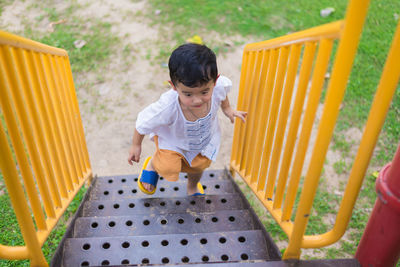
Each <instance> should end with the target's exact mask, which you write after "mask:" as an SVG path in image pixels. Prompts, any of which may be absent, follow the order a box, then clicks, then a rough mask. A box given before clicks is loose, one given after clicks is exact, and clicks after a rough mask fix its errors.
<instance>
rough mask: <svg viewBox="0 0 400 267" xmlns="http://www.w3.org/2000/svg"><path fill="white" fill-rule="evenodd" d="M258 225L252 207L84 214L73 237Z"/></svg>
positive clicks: (177, 232)
mask: <svg viewBox="0 0 400 267" xmlns="http://www.w3.org/2000/svg"><path fill="white" fill-rule="evenodd" d="M253 229H255V226H254V222H253V219H252V216H251V214H250V211H248V210H221V211H218V212H209V213H196V212H188V213H175V214H152V213H149V214H141V215H131V216H108V217H81V218H78V219H77V220H76V222H75V230H74V237H99V236H132V235H158V234H186V233H207V232H220V231H240V230H253Z"/></svg>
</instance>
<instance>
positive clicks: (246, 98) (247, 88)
mask: <svg viewBox="0 0 400 267" xmlns="http://www.w3.org/2000/svg"><path fill="white" fill-rule="evenodd" d="M255 54H256V53H255V52H251V53H250V55H249V64H248V65H247V69H248V70H247V71H246V79H245V81H244V83H245V84H244V88H243V90H244V95H243V108H242V110H243V111H248V110H249V102H250V95H251V88H250V86H249V84H250V82H251V79H250V77H251V76H252V74H253V73H252V69H253V68H254V61H255ZM241 126H242V127H240V131H239V149H238V158H237V163H238V165H239V170H240V171H242V168H243V166H242V162H243V152H244V147H245V146H246V141H247V140H246V139H245V137H246V129H247V128H248V127H247V125H246V124H242V125H241Z"/></svg>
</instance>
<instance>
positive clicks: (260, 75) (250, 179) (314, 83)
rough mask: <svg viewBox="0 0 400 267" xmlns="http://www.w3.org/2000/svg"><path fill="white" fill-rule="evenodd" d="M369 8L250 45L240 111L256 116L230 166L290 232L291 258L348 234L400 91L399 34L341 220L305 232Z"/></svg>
mask: <svg viewBox="0 0 400 267" xmlns="http://www.w3.org/2000/svg"><path fill="white" fill-rule="evenodd" d="M368 5H369V1H362V0H352V1H350V3H349V6H348V10H347V13H346V18H345V20H344V21H338V22H334V23H330V24H326V25H322V26H319V27H315V28H312V29H308V30H305V31H301V32H297V33H293V34H289V35H287V36H283V37H279V38H275V39H272V40H268V41H264V42H259V43H255V44H249V45H246V46H245V48H244V52H243V64H242V73H241V77H240V88H239V97H238V109H239V110H245V111H247V112H248V119H247V122H246V124H242V123H240V122H236V123H235V130H234V140H233V143H232V154H231V164H230V168H231V171H232V173H234V172H237V173H239V174H240V176H241V177H242V178H243V180H244V181H245V182H246V183H247V184H248V185H249V187H250V188H251V189H252V191H253V192H254V194H255V195H256V196H257V197H258V198H259V199H260V201H261V202H262V203H263V205H264V206H265V207H266V208H267V210H268V211H269V212H270V213H271V215H272V217H273V218H274V219H275V220H276V221H277V222H278V223H279V225H280V226H281V228H282V230H283V231H284V232H285V233H286V234H287V235H288V237H289V244H288V247H287V249H286V250H285V253H284V255H283V258H284V259H290V258H299V257H300V248H317V247H321V246H326V245H329V244H332V243H334V242H336V241H337V240H338V239H340V237H341V236H342V235H343V234H344V232H345V229H346V227H347V224H348V222H349V220H350V217H351V211H352V209H353V207H354V203H355V200H356V198H357V195H358V192H359V190H360V187H361V183H362V180H363V177H364V175H365V171H366V168H367V166H368V163H369V160H370V157H371V155H372V150H373V148H374V146H375V144H376V140H377V137H378V134H379V132H380V130H381V128H382V125H383V121H384V118H385V116H386V112H387V109H388V107H389V105H390V101H391V98H392V96H393V94H394V91H395V86H396V82H394V81H398V67H399V63H396V62H394V60H395V59H396V58H399V56H400V55H397V54H398V53H399V52H398V50H397V51H396V52H393V51H395V50H396V48H395V47H397V46H398V44H397V43H396V42H397V41H396V40H398V37H396V38H395V42H394V44H393V48H392V52H391V54H390V55H389V59H388V63H387V66H386V67H385V71H384V73H383V75H382V80H381V84H380V86H379V88H378V90H377V93H376V97H375V100H374V103H373V106H372V108H371V111H370V118H369V120H368V122H367V124H366V129H365V132H364V135H363V138H362V140H361V144H360V148H359V151H358V154H357V156H356V158H355V163H354V165H353V168H352V170H351V173H350V177H349V182H348V186H347V188H346V190H345V194H344V197H343V199H342V202H341V206H340V209H339V211H338V214H337V218H336V222H335V225H334V226H333V229H331V230H330V231H328V232H327V233H324V234H320V235H305V234H304V233H305V229H306V226H307V223H308V219H309V214H310V211H311V208H312V203H313V200H314V197H315V194H316V190H317V187H318V182H319V178H320V174H321V171H322V167H323V164H324V161H325V155H326V152H327V149H328V146H329V143H330V140H331V137H332V134H333V129H334V126H335V124H336V119H337V116H338V112H339V108H340V103H341V101H342V99H343V96H344V92H345V88H346V84H347V80H348V77H349V74H350V71H351V66H352V64H353V60H354V57H355V54H356V50H357V46H358V42H359V39H360V35H361V31H362V28H363V24H364V21H365V18H366V15H367V9H368ZM396 36H397V35H396ZM335 39H339V45H338V49H337V53H336V55H335V61H334V64H333V68H332V75H331V78H330V83H329V85H328V88H327V93H326V97H325V102H324V109H323V113H322V118H321V120H320V122H319V128H318V131H317V139H316V141H315V144H314V147H313V150H312V154H311V160H310V163H309V165H308V170H307V172H306V175H305V178H304V182H303V187H302V192H301V196H300V201H299V203H298V207H297V210H296V215H295V220H294V222H293V221H292V220H291V217H292V215H293V207H294V203H295V197H296V193H297V189H298V187H299V184H300V177H301V174H302V170H303V167H304V161H305V155H306V153H307V150H308V148H309V140H310V136H311V131H312V127H313V125H314V124H315V123H314V120H315V116H316V111H317V108H318V105H319V101H320V96H321V92H322V88H323V85H324V82H325V81H324V80H325V73H326V71H327V68H328V66H329V60H330V58H331V51H332V47H333V41H334V40H335ZM397 49H398V47H397ZM301 50H303V53H301ZM396 53H397V54H396ZM299 62H301V63H300V66H298V64H299ZM394 64H397V65H396V66H394ZM298 69H299V70H298ZM296 75H297V81H298V82H297V86H296V89H295V90H294V81H295V80H296ZM396 75H397V76H396ZM388 79H389V80H390V81H391V82H388ZM396 79H397V80H396ZM389 83H390V85H389ZM389 88H390V89H389ZM293 92H296V94H295V97H294V99H293ZM281 99H282V100H281ZM300 123H301V124H300Z"/></svg>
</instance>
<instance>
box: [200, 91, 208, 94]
mask: <svg viewBox="0 0 400 267" xmlns="http://www.w3.org/2000/svg"><path fill="white" fill-rule="evenodd" d="M208 92H209V91H203V92H201V94H202V95H207V94H208Z"/></svg>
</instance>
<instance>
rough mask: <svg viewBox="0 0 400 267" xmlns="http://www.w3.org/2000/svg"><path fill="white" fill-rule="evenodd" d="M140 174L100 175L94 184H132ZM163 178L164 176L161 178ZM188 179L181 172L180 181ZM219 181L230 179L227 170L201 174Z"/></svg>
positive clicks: (203, 179)
mask: <svg viewBox="0 0 400 267" xmlns="http://www.w3.org/2000/svg"><path fill="white" fill-rule="evenodd" d="M137 178H138V174H128V175H114V176H100V177H97V178H96V181H95V182H94V184H103V183H105V184H110V183H116V184H120V185H123V184H125V185H132V184H135V183H136V182H137ZM160 179H161V180H163V178H162V177H161V178H160ZM186 179H187V174H185V173H180V174H179V180H178V181H180V182H182V181H185V180H186ZM207 180H211V181H218V180H228V177H227V176H226V174H225V170H207V171H204V172H203V175H202V176H201V181H202V182H203V181H207Z"/></svg>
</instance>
